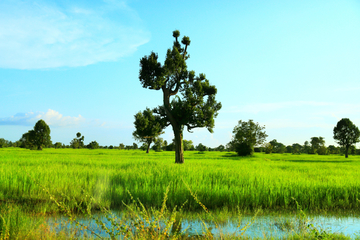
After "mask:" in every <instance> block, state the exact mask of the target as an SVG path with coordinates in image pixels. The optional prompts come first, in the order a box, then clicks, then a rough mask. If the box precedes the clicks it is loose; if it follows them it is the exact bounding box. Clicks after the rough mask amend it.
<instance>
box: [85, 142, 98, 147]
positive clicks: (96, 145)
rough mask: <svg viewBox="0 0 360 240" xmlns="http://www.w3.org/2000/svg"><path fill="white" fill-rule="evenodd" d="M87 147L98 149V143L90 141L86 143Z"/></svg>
mask: <svg viewBox="0 0 360 240" xmlns="http://www.w3.org/2000/svg"><path fill="white" fill-rule="evenodd" d="M87 148H89V149H98V148H99V144H98V143H97V142H96V141H92V142H90V143H89V144H88V145H87Z"/></svg>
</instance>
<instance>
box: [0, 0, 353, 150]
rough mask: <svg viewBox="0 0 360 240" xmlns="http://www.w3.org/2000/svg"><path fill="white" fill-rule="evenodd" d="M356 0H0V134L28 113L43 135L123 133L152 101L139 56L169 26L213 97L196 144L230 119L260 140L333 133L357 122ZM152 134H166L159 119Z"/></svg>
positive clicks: (229, 126) (157, 97)
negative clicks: (250, 123)
mask: <svg viewBox="0 0 360 240" xmlns="http://www.w3.org/2000/svg"><path fill="white" fill-rule="evenodd" d="M359 26H360V2H359V1H357V0H342V1H337V0H336V1H332V0H319V1H313V0H304V1H285V0H283V1H282V0H279V1H277V0H266V1H265V0H263V1H260V0H259V1H258V0H254V1H241V0H223V1H208V0H207V1H202V0H199V1H188V0H184V1H165V0H164V1H144V0H129V1H120V0H104V1H101V0H98V1H88V0H87V1H85V0H81V1H70V0H61V1H47V0H32V1H20V0H2V1H0V56H1V58H0V86H1V88H0V102H1V108H0V138H5V139H7V140H11V141H16V140H18V139H20V137H21V136H22V134H23V133H25V132H27V131H28V130H30V129H32V128H33V126H34V124H35V123H36V121H37V120H39V119H44V120H45V121H46V122H47V123H48V124H49V126H50V128H51V138H52V141H53V142H58V141H59V142H62V143H65V144H69V143H70V141H71V140H72V139H73V138H74V137H75V135H76V133H77V132H81V133H82V134H83V135H84V136H85V143H88V142H90V141H94V140H96V141H97V142H98V143H99V144H100V145H119V143H124V144H126V145H130V144H132V143H133V142H134V139H133V138H132V132H133V131H134V126H133V122H134V115H135V114H136V113H137V112H138V111H142V110H144V109H145V108H146V107H149V108H153V107H156V106H158V105H160V104H161V103H162V94H161V92H160V91H154V90H148V89H143V88H142V87H141V84H140V81H139V79H138V74H139V60H140V58H142V57H143V56H144V55H148V54H149V53H150V52H151V51H154V52H157V53H158V54H159V58H160V59H161V61H163V60H164V55H165V53H166V50H167V49H168V48H170V47H171V46H172V42H173V38H172V31H173V30H175V29H178V30H179V31H180V33H181V36H183V35H186V36H189V37H190V39H191V45H190V46H189V48H188V51H189V54H190V59H189V60H188V69H190V70H195V72H197V73H205V74H206V76H207V78H208V79H209V80H210V83H211V84H213V85H215V86H216V87H217V89H218V94H217V99H218V101H220V102H221V103H222V106H223V107H222V109H221V110H220V112H219V115H218V117H217V118H216V120H215V128H214V133H213V134H211V133H209V132H208V131H207V130H206V129H195V130H194V132H193V133H191V134H190V133H187V132H184V138H185V139H187V140H192V141H193V142H194V144H195V145H197V144H199V143H203V144H205V145H207V146H210V147H216V146H218V145H220V144H223V145H225V144H226V143H228V142H229V141H230V140H231V136H232V130H233V128H234V126H235V125H236V124H237V122H238V121H239V120H244V121H247V120H249V119H253V120H254V121H255V122H259V123H260V124H261V125H265V129H266V133H267V134H268V135H269V136H268V138H267V141H271V140H272V139H277V140H278V142H282V143H284V144H286V145H289V144H293V143H300V144H303V143H304V142H305V141H306V140H308V141H309V140H310V138H311V137H314V136H322V137H324V138H325V142H326V145H329V144H334V140H333V132H332V131H333V128H334V126H335V125H336V123H337V122H338V121H339V120H340V119H341V118H345V117H346V118H350V120H352V121H353V122H354V123H355V124H356V125H357V126H359V127H360V102H359V100H358V99H359V98H358V96H359V94H358V92H359V90H360V81H359V76H360V68H359V63H360V27H359ZM162 137H163V138H164V139H165V140H167V141H171V139H172V138H173V134H172V129H171V127H169V128H168V129H167V130H166V131H165V133H164V134H163V135H162Z"/></svg>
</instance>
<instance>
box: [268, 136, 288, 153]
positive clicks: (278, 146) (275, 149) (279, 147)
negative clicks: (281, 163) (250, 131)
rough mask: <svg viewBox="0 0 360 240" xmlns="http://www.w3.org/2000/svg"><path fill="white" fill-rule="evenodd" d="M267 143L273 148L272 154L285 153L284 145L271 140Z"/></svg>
mask: <svg viewBox="0 0 360 240" xmlns="http://www.w3.org/2000/svg"><path fill="white" fill-rule="evenodd" d="M269 143H270V144H271V145H272V146H273V149H272V152H273V153H284V152H285V151H286V147H285V145H284V144H282V143H281V142H278V141H277V140H276V139H274V140H271V141H270V142H269Z"/></svg>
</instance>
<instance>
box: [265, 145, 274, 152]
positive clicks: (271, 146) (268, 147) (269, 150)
mask: <svg viewBox="0 0 360 240" xmlns="http://www.w3.org/2000/svg"><path fill="white" fill-rule="evenodd" d="M264 148H265V153H266V154H270V153H272V152H273V150H274V145H273V144H271V143H266V144H265V146H264Z"/></svg>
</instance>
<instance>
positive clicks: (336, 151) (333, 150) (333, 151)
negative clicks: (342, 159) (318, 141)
mask: <svg viewBox="0 0 360 240" xmlns="http://www.w3.org/2000/svg"><path fill="white" fill-rule="evenodd" d="M328 151H329V154H339V148H337V147H335V146H334V145H329V146H328Z"/></svg>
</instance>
